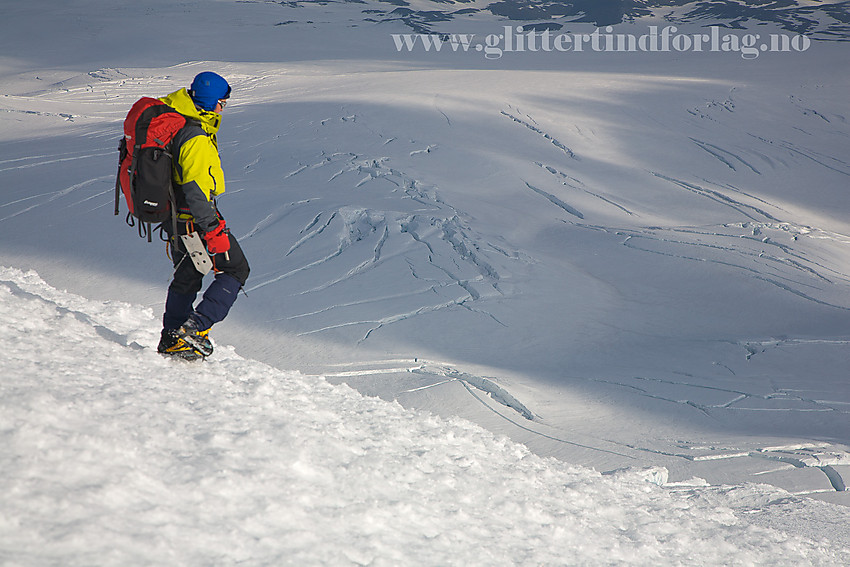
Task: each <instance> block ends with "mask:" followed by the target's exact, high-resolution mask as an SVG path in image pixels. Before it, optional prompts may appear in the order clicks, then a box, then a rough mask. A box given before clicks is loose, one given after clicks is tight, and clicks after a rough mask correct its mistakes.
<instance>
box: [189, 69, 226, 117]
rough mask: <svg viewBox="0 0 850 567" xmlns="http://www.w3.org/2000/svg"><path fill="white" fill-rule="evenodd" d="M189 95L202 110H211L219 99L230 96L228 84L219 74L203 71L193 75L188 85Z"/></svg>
mask: <svg viewBox="0 0 850 567" xmlns="http://www.w3.org/2000/svg"><path fill="white" fill-rule="evenodd" d="M189 96H191V97H192V100H193V101H195V104H197V105H198V106H200V107H201V108H203V109H204V110H209V111H213V110H215V105H216V104H217V103H218V101H219V100H221V99H225V98H228V97H230V85H228V84H227V81H226V80H224V77H222V76H221V75H219V74H217V73H213V72H212V71H204V72H203V73H198V74H197V76H195V80H194V81H192V86H191V87H189Z"/></svg>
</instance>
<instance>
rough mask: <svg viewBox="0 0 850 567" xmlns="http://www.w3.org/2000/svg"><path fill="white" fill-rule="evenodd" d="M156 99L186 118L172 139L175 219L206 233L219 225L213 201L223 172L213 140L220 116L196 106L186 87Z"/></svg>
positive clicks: (222, 179)
mask: <svg viewBox="0 0 850 567" xmlns="http://www.w3.org/2000/svg"><path fill="white" fill-rule="evenodd" d="M159 100H161V101H162V102H164V103H165V104H167V105H168V106H170V107H171V108H173V109H174V110H176V111H177V112H179V113H180V114H182V115H183V116H185V117H186V118H187V119H188V121H187V125H186V126H185V127H184V128H183V129H182V130H180V131H179V132H178V133H177V135H175V136H174V139H173V145H172V154H173V164H174V165H173V172H172V177H173V180H174V194H175V198H176V200H177V211H178V213H179V215H178V218H179V219H180V220H181V221H187V220H191V221H193V222H194V224H195V227H196V228H197V229H198V230H200V231H201V232H205V231H206V230H208V229H210V228H212V227H214V226H215V225H217V224H218V220H217V212H216V209H215V201H214V199H215V197H217V196H219V195H221V194H222V193H224V171H223V170H222V169H221V158H220V157H219V155H218V143H217V141H216V133H217V132H218V127H219V126H220V125H221V115H220V114H216V113H215V112H208V111H206V110H201V109H199V108H198V107H196V106H195V103H194V102H193V101H192V99H191V97H190V96H189V93H188V92H187V91H186V89H185V88H183V89H180V90H178V91H175V92H173V93H171V94H169V95H167V96H164V97H162V98H161V99H159ZM165 224H166V226H167V224H168V223H165Z"/></svg>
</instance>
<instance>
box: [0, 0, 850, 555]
mask: <svg viewBox="0 0 850 567" xmlns="http://www.w3.org/2000/svg"><path fill="white" fill-rule="evenodd" d="M7 4H9V5H8V6H4V18H3V21H2V22H0V31H2V33H0V310H2V313H3V320H4V325H3V326H2V331H0V333H2V334H0V349H2V351H3V363H2V370H3V372H2V380H0V446H2V447H5V449H0V470H2V471H3V475H2V477H0V478H2V480H0V564H3V565H6V564H9V565H54V564H55V565H88V564H114V565H119V564H120V565H128V564H232V563H236V562H240V561H241V562H245V563H247V564H268V565H274V564H281V563H291V564H334V565H336V564H363V565H369V564H372V565H397V564H432V565H447V564H456V565H469V564H482V565H484V564H486V565H493V564H547V565H551V564H621V563H627V564H646V565H665V564H669V565H679V564H705V565H718V564H741V565H751V564H761V565H777V564H788V565H792V564H793V565H800V564H829V565H841V564H845V563H847V562H848V561H847V560H848V558H850V536H848V535H847V534H846V531H847V530H846V526H847V525H848V522H847V521H848V519H850V510H848V508H847V507H846V506H847V505H850V497H848V492H847V491H846V485H847V482H848V479H850V449H849V448H848V447H850V422H848V417H849V416H848V414H850V385H848V372H847V367H848V364H847V363H848V358H850V357H849V356H848V349H850V269H848V266H850V223H848V220H847V216H848V215H847V213H848V211H849V210H850V194H848V192H847V190H846V188H847V185H848V176H850V158H848V156H850V129H849V128H848V117H847V102H846V101H847V93H848V92H850V74H848V71H850V69H848V66H850V65H848V62H850V59H848V57H847V47H846V42H842V41H823V40H819V39H817V38H816V40H815V41H813V42H812V44H811V46H810V47H809V48H808V49H807V50H806V51H804V52H786V53H773V52H764V53H762V54H761V55H760V56H759V57H758V58H755V59H752V60H746V59H744V58H742V57H740V55H739V54H735V53H704V52H703V53H696V52H688V51H680V52H675V51H673V52H653V53H648V52H644V53H640V52H636V53H616V52H615V53H596V52H590V51H587V52H583V53H561V52H542V51H538V52H524V53H505V54H504V55H503V56H502V57H501V58H500V59H487V58H485V57H484V55H483V54H482V52H479V51H475V50H472V51H470V52H469V53H465V54H464V53H459V52H455V51H441V52H440V53H434V52H425V51H424V50H423V49H414V50H413V51H411V52H407V51H405V50H402V51H398V50H397V49H396V44H395V42H394V40H393V38H392V35H391V34H403V33H410V32H411V28H410V27H409V26H407V25H405V23H404V22H403V21H385V22H376V21H373V20H374V19H375V17H373V16H374V15H375V13H376V11H377V10H378V9H381V10H383V11H384V12H386V11H387V10H388V8H387V4H385V3H381V2H366V3H347V2H322V3H311V2H293V3H283V4H278V3H271V2H235V1H230V0H219V1H207V2H199V1H198V2H181V3H170V2H165V1H155V2H145V3H129V2H103V1H96V0H77V1H70V2H62V3H55V4H56V5H52V4H53V3H43V4H45V5H44V6H42V5H41V4H38V3H7ZM46 4H51V5H50V6H49V9H46V8H47V6H46ZM411 4H412V5H413V7H416V8H423V9H434V7H435V6H436V5H437V4H439V3H431V2H412V3H411ZM481 4H482V2H475V3H471V4H470V6H479V5H481ZM659 15H660V14H659ZM561 21H562V22H563V20H561ZM563 23H564V25H565V29H566V28H569V29H570V30H582V31H583V32H586V33H590V32H591V31H592V30H593V29H594V27H593V26H590V25H589V24H569V22H563ZM408 24H409V21H408ZM704 24H707V23H706V22H701V23H699V24H690V25H685V24H681V25H680V26H679V29H680V32H682V33H685V32H687V33H700V30H702V29H703V28H701V27H700V25H704ZM505 25H514V23H512V22H508V21H506V20H504V19H501V18H498V17H496V16H493V15H488V14H483V13H474V14H471V15H468V16H464V17H460V16H459V17H456V18H455V19H454V20H452V21H447V22H445V23H444V24H442V26H443V27H441V28H440V30H441V31H446V32H453V33H454V32H456V33H476V34H480V35H481V36H483V35H484V34H489V33H499V32H501V31H502V30H503V29H504V26H505ZM650 25H659V26H664V25H665V20H664V19H663V18H661V17H658V18H647V19H641V20H636V21H634V22H630V23H625V24H622V25H620V26H617V31H618V32H621V33H631V34H643V33H646V30H647V27H648V26H650ZM749 25H751V26H754V27H753V28H752V29H753V30H755V31H757V32H758V33H761V34H765V35H767V34H769V33H782V34H786V33H790V32H788V31H786V30H783V29H780V28H778V27H772V26H757V25H756V23H754V22H750V24H749ZM152 30H156V32H157V36H156V48H150V47H148V48H145V49H138V48H137V46H138V43H139V42H140V41H141V40H142V39H143V38H144V39H145V40H147V41H150V37H151V33H152ZM728 31H734V32H735V33H739V34H743V33H745V31H749V30H747V29H746V28H741V27H739V28H737V29H732V30H728ZM208 69H209V70H214V71H216V72H219V73H220V74H222V75H223V76H225V77H227V78H228V80H229V81H230V82H231V84H232V86H233V97H232V99H231V101H230V103H229V104H228V106H227V108H226V109H225V112H224V119H223V125H222V128H221V130H220V132H219V144H220V148H221V154H222V160H223V164H224V168H225V174H226V176H227V181H228V185H227V192H226V194H225V195H224V196H223V197H222V198H221V199H220V201H219V205H220V208H221V210H222V212H223V213H224V215H225V217H226V218H227V221H228V225H229V226H230V227H231V229H232V231H233V232H234V234H235V235H236V236H237V237H238V238H239V240H240V243H242V246H243V248H244V249H245V251H246V254H247V255H248V258H249V261H250V262H251V265H252V275H251V278H250V279H249V281H248V284H247V285H246V289H245V291H246V295H244V296H243V297H240V299H239V300H238V301H237V303H236V305H235V306H234V309H233V312H232V314H231V316H230V317H229V318H228V319H227V320H226V321H225V322H224V323H222V324H221V325H219V326H217V327H216V328H215V329H214V331H213V339H214V340H215V342H216V345H217V351H216V354H214V356H213V357H212V358H211V359H210V360H209V361H207V362H206V363H204V364H203V365H188V364H179V363H176V362H175V361H167V360H163V359H162V358H161V357H159V356H158V355H156V353H155V352H153V351H152V349H154V348H155V346H156V340H157V336H158V332H159V326H158V325H159V323H158V319H159V317H160V315H161V311H162V303H163V300H164V296H165V289H166V287H167V285H168V281H169V276H170V263H169V261H168V259H167V258H166V257H165V252H164V249H165V246H164V244H162V243H153V244H149V243H147V242H145V241H143V240H141V239H139V238H138V237H137V236H136V235H135V233H134V231H133V229H131V228H128V227H127V226H126V225H125V224H124V222H123V214H122V216H121V217H114V216H113V215H112V205H113V187H114V176H115V167H116V165H117V151H116V149H115V148H116V147H117V141H118V138H119V137H120V135H121V120H122V119H123V117H124V115H125V114H126V112H127V110H128V109H129V107H130V105H131V104H132V103H133V102H134V101H135V100H136V99H137V98H139V97H140V96H162V95H164V94H167V93H169V92H171V91H173V90H176V89H177V88H180V87H182V86H187V85H188V84H189V82H190V81H191V79H192V77H193V76H194V75H195V74H196V73H197V72H199V71H202V70H208ZM122 210H124V211H126V207H125V206H124V205H122ZM237 353H238V354H237ZM343 384H345V385H343Z"/></svg>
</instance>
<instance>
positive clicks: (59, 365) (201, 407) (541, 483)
mask: <svg viewBox="0 0 850 567" xmlns="http://www.w3.org/2000/svg"><path fill="white" fill-rule="evenodd" d="M0 317H2V319H3V321H4V326H3V327H2V330H0V349H2V352H3V353H4V368H3V380H2V382H0V445H2V447H4V449H3V451H0V470H2V471H3V475H2V477H0V510H2V515H0V562H2V564H3V565H9V566H12V565H15V566H18V565H20V566H28V565H40V566H44V565H63V566H70V565H87V564H97V565H121V566H128V565H149V564H157V565H176V564H193V565H210V564H218V565H221V564H236V563H239V564H246V565H281V564H292V565H315V564H327V565H344V564H350V565H400V564H416V565H519V564H522V565H541V564H548V565H556V564H571V565H581V564H593V565H615V564H621V563H629V564H633V565H677V564H684V563H687V564H691V565H696V564H702V565H753V564H762V565H800V564H809V565H813V564H839V563H841V562H842V561H846V560H850V554H848V553H847V550H846V549H844V550H842V549H840V548H839V549H831V547H830V545H829V544H828V543H827V542H823V543H816V542H813V541H807V540H805V539H802V538H800V537H798V536H795V535H789V534H786V533H783V532H780V531H778V530H773V529H767V528H759V527H754V526H752V525H749V524H748V523H747V522H745V521H742V520H741V519H739V517H738V514H740V513H741V512H742V511H744V510H746V509H747V508H749V507H752V506H754V505H756V504H757V503H758V504H764V503H770V502H777V501H782V500H788V499H790V495H788V494H787V493H786V494H783V493H781V491H777V490H776V489H773V488H770V487H766V486H758V485H752V486H747V487H737V488H735V489H731V488H730V489H727V490H722V491H716V490H711V489H706V488H705V487H701V486H698V485H695V486H691V487H682V486H679V487H673V488H669V487H668V488H665V487H663V485H664V483H665V481H666V471H665V470H664V469H658V468H656V469H649V470H632V471H621V472H618V473H615V474H611V475H607V476H605V475H601V474H599V473H597V472H595V471H593V470H590V469H586V468H582V467H573V466H570V465H568V464H566V463H563V462H561V461H558V460H555V459H551V458H550V459H545V458H540V457H537V456H535V455H533V454H531V453H530V452H529V451H528V450H527V449H526V448H525V447H523V446H521V445H517V444H515V443H513V442H511V441H508V440H506V439H505V438H499V437H494V436H493V435H492V434H490V433H488V432H487V431H485V430H483V429H481V428H480V427H478V426H476V425H473V424H471V423H469V422H466V421H464V420H461V419H441V418H438V417H434V416H432V415H427V414H423V413H419V412H415V411H409V410H405V409H403V408H401V407H400V406H399V405H398V404H393V403H388V402H384V401H381V400H378V399H375V398H366V397H363V396H361V395H360V394H358V393H356V392H354V391H353V390H351V389H349V388H348V387H346V386H332V385H330V384H328V383H327V382H325V381H324V380H321V379H315V378H307V377H304V376H302V375H300V374H298V373H292V372H282V371H279V370H276V369H274V368H271V367H269V366H266V365H264V364H261V363H258V362H253V361H250V360H246V359H243V358H241V357H240V356H238V355H237V354H235V353H234V351H233V349H232V348H230V347H227V346H221V345H219V346H218V347H217V352H216V356H215V357H214V358H213V359H211V360H209V361H208V362H207V363H195V364H193V363H185V362H182V361H173V360H166V359H164V358H162V357H161V356H160V355H158V354H157V353H156V352H155V351H154V350H152V349H151V348H148V347H145V346H142V345H149V344H151V343H152V342H153V341H154V339H155V337H156V335H157V332H158V325H157V321H156V320H155V317H154V315H153V313H152V312H151V310H149V309H140V308H138V307H136V306H133V305H129V304H123V303H117V302H96V301H90V300H86V299H84V298H82V297H79V296H75V295H72V294H69V293H67V292H62V291H58V290H56V289H53V288H51V287H50V286H48V285H47V284H45V283H44V282H43V281H42V280H41V279H40V278H39V277H38V276H37V275H36V274H35V273H34V272H28V273H23V272H21V271H19V270H17V269H9V268H2V269H0Z"/></svg>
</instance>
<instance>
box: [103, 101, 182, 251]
mask: <svg viewBox="0 0 850 567" xmlns="http://www.w3.org/2000/svg"><path fill="white" fill-rule="evenodd" d="M186 123H187V119H186V117H185V116H183V115H182V114H180V113H179V112H177V111H176V110H174V109H173V108H171V107H170V106H168V105H167V104H165V103H164V102H162V101H161V100H158V99H155V98H149V97H143V98H141V99H139V100H138V101H137V102H136V103H135V104H134V105H133V107H132V108H131V109H130V112H129V113H128V114H127V118H126V119H124V137H123V138H122V139H121V142H120V143H119V145H118V151H119V157H118V176H117V179H116V180H115V214H116V215H117V214H118V201H119V197H118V195H119V193H123V194H124V199H125V200H126V201H127V207H128V208H129V209H130V212H129V213H128V214H127V224H129V225H130V226H135V223H136V221H138V224H139V236H142V237H147V239H148V242H150V241H151V224H152V223H161V222H163V221H164V220H166V219H167V218H168V217H169V215H170V212H171V211H172V210H173V209H174V208H175V205H174V190H173V188H172V186H171V160H172V152H171V146H172V144H171V141H172V139H173V138H174V135H175V134H177V132H179V131H180V129H181V128H183V127H184V126H186ZM134 219H135V220H134Z"/></svg>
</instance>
